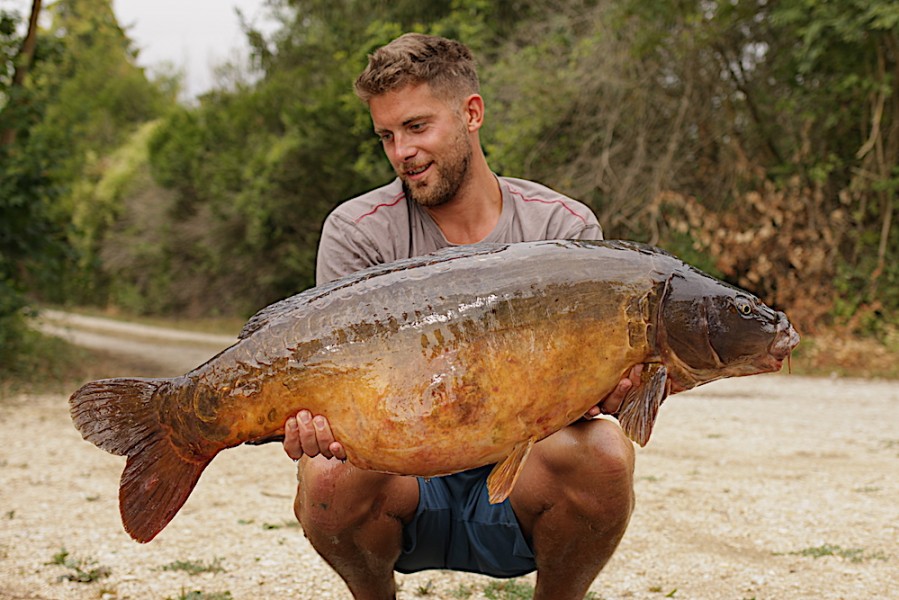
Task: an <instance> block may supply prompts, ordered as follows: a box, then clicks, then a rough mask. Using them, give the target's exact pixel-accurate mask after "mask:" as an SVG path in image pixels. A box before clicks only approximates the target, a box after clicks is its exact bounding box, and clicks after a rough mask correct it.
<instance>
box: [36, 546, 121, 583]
mask: <svg viewBox="0 0 899 600" xmlns="http://www.w3.org/2000/svg"><path fill="white" fill-rule="evenodd" d="M47 564H50V565H59V566H63V567H66V568H67V569H70V570H71V571H72V572H71V573H68V574H66V575H60V576H59V580H60V581H63V580H65V581H74V582H77V583H93V582H94V581H98V580H100V579H103V578H104V577H109V574H110V572H111V571H110V570H109V568H107V567H101V566H95V564H94V561H93V560H91V559H84V558H75V557H73V556H71V555H70V554H69V552H68V551H67V550H66V549H65V548H62V549H60V551H59V552H57V553H56V554H54V555H53V558H52V559H51V560H50V562H49V563H47Z"/></svg>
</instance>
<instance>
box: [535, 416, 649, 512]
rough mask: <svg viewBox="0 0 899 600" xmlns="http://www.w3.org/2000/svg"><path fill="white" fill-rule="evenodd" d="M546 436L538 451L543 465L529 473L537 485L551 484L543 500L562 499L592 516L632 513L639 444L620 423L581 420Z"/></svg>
mask: <svg viewBox="0 0 899 600" xmlns="http://www.w3.org/2000/svg"><path fill="white" fill-rule="evenodd" d="M544 442H548V443H546V444H544V447H543V448H540V450H539V451H538V452H535V454H536V455H537V460H538V461H539V465H535V466H537V469H535V470H534V471H532V472H531V473H529V477H528V479H527V480H528V482H529V483H530V485H531V486H532V489H535V490H540V491H542V490H548V491H547V495H548V496H549V500H548V501H547V502H545V503H544V506H550V505H555V504H557V503H558V502H562V503H563V504H566V505H568V506H569V508H570V509H571V510H574V511H575V512H576V513H580V514H581V516H582V517H585V518H588V519H591V520H592V519H594V518H596V519H599V518H601V519H612V520H618V517H621V518H622V519H624V520H625V521H626V520H627V519H628V518H629V517H630V513H631V511H632V509H633V498H634V492H633V487H634V486H633V480H634V447H633V444H632V443H631V441H630V440H629V439H628V438H627V437H626V436H625V435H624V433H623V432H622V431H621V428H620V427H619V426H618V424H617V423H614V422H612V421H608V420H605V419H594V420H592V421H585V422H580V423H576V424H575V425H572V426H570V427H566V428H565V429H563V430H562V431H559V432H557V433H555V434H553V436H550V438H547V439H546V440H545V441H544ZM538 447H539V444H538ZM535 450H536V449H535Z"/></svg>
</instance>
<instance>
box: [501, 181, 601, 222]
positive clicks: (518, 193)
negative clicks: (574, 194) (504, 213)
mask: <svg viewBox="0 0 899 600" xmlns="http://www.w3.org/2000/svg"><path fill="white" fill-rule="evenodd" d="M509 193H510V194H513V195H515V196H518V197H519V198H521V201H522V202H540V203H541V204H561V205H562V208H564V209H565V210H567V211H568V212H570V213H571V214H572V215H574V216H575V217H577V218H578V219H580V220H581V221H583V222H584V223H587V217H585V216H583V215H580V214H578V213H577V212H575V211H574V209H573V208H571V207H570V206H568V204H567V203H566V202H565V200H563V199H561V198H560V199H558V200H544V199H543V198H525V197H524V192H522V191H520V190H518V189H516V188H514V187H512V186H511V185H510V186H509Z"/></svg>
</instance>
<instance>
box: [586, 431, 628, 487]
mask: <svg viewBox="0 0 899 600" xmlns="http://www.w3.org/2000/svg"><path fill="white" fill-rule="evenodd" d="M584 425H585V426H586V429H587V432H586V435H585V436H584V438H583V440H584V441H583V445H584V453H585V454H586V455H587V456H589V457H590V458H589V463H590V467H592V469H591V470H593V471H594V474H595V476H597V477H600V478H603V479H609V480H616V479H624V480H626V481H627V482H628V483H630V482H631V481H632V480H633V475H634V460H635V456H634V445H633V443H632V442H631V441H630V440H629V439H628V438H627V436H626V435H624V432H623V431H622V430H621V427H619V426H618V425H617V424H616V423H614V422H612V421H608V420H606V419H595V420H593V421H590V422H588V423H585V424H584Z"/></svg>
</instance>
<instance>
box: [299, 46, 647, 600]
mask: <svg viewBox="0 0 899 600" xmlns="http://www.w3.org/2000/svg"><path fill="white" fill-rule="evenodd" d="M478 91H479V86H478V79H477V74H476V71H475V67H474V61H473V59H472V56H471V54H470V52H469V50H468V48H466V47H465V46H464V45H462V44H460V43H458V42H454V41H451V40H447V39H444V38H439V37H431V36H424V35H418V34H407V35H404V36H402V37H400V38H398V39H396V40H394V41H393V42H391V43H390V44H388V45H387V46H384V47H383V48H381V49H379V50H377V51H376V52H375V53H374V54H372V55H371V56H370V57H369V65H368V67H367V68H366V70H365V71H364V72H363V73H362V75H360V76H359V78H358V79H357V81H356V93H357V95H358V96H359V97H360V98H361V99H362V100H363V101H364V102H366V103H367V104H368V106H369V109H370V111H371V118H372V122H373V124H374V129H375V132H376V133H377V135H378V136H379V137H380V139H381V143H382V145H383V147H384V151H385V153H386V154H387V157H388V159H389V160H390V163H391V164H392V165H393V168H394V170H395V171H396V174H397V176H398V178H397V179H396V180H395V181H394V182H393V183H391V184H389V185H386V186H384V187H382V188H379V189H376V190H374V191H372V192H369V193H367V194H364V195H363V196H360V197H358V198H355V199H353V200H350V201H348V202H345V203H343V204H342V205H340V206H339V207H337V209H336V210H334V212H333V213H332V214H331V215H330V216H329V217H328V219H327V221H326V222H325V225H324V228H323V230H322V238H321V243H320V246H319V253H318V264H317V273H316V276H317V280H318V283H319V284H321V283H325V282H327V281H330V280H333V279H335V278H338V277H340V276H343V275H347V274H349V273H352V272H353V271H356V270H358V269H362V268H364V267H368V266H371V265H375V264H380V263H384V262H389V261H393V260H397V259H401V258H407V257H410V256H416V255H421V254H425V253H428V252H432V251H434V250H437V249H439V248H442V247H445V246H449V245H454V244H470V243H474V242H481V241H494V242H519V241H534V240H539V239H562V238H581V239H598V238H601V237H602V230H601V229H600V227H599V224H598V223H597V221H596V217H595V216H594V215H593V214H592V213H591V212H590V210H589V209H588V208H587V207H586V206H584V205H583V204H580V203H579V202H576V201H574V200H572V199H570V198H566V197H565V196H562V195H561V194H558V193H556V192H553V191H552V190H550V189H548V188H546V187H544V186H541V185H539V184H536V183H532V182H528V181H523V180H517V179H509V178H498V177H497V176H496V175H494V174H493V172H492V171H491V170H490V168H489V166H488V164H487V161H486V159H485V157H484V154H483V152H482V150H481V144H480V140H479V130H480V128H481V125H482V124H483V120H484V101H483V99H482V98H481V96H480V95H479V93H478ZM639 373H640V369H639V367H638V368H635V369H634V370H633V371H632V372H631V373H630V374H629V376H628V378H625V379H623V380H622V382H621V383H620V384H619V386H618V388H617V389H616V390H615V392H613V393H612V394H611V395H610V396H609V397H607V398H605V399H599V398H597V401H598V402H599V404H598V405H597V406H596V407H594V408H593V409H591V411H590V413H589V415H587V416H586V418H585V419H584V420H582V421H579V422H577V423H575V424H573V425H570V426H568V427H566V428H564V429H563V430H561V431H559V432H557V433H555V434H553V435H551V436H549V437H548V438H546V439H544V440H542V441H541V442H538V443H537V444H536V445H535V447H534V449H533V450H532V452H531V454H530V456H529V458H528V460H527V462H526V464H525V466H524V469H523V472H522V474H521V476H520V478H519V480H518V482H517V484H516V486H515V488H514V490H513V491H512V494H511V496H510V497H509V499H507V500H506V501H505V502H503V503H501V504H497V505H490V504H489V502H488V501H487V493H486V477H487V474H488V473H489V471H490V466H488V467H484V468H480V469H475V470H473V471H466V472H464V473H460V474H455V475H450V476H448V477H441V478H433V479H431V480H424V479H417V478H414V477H405V476H397V475H387V474H383V473H374V472H370V471H363V470H360V469H356V468H354V467H353V466H352V465H351V464H349V463H345V462H342V461H341V460H330V459H332V458H337V459H345V458H346V454H345V452H344V450H343V447H342V446H341V445H340V443H339V440H335V439H334V437H333V435H332V433H331V429H330V426H329V424H328V422H327V419H325V418H324V417H322V416H321V415H311V414H310V413H309V412H308V411H300V412H299V413H298V415H297V416H296V418H291V419H289V420H288V422H287V423H286V426H285V429H286V435H285V440H284V449H285V451H286V452H287V454H288V455H289V456H290V457H291V458H294V459H301V460H300V462H299V471H298V480H299V485H298V489H297V498H296V504H295V511H296V515H297V518H298V519H299V521H300V523H301V524H302V526H303V529H304V531H305V534H306V536H307V537H308V538H309V540H310V542H311V543H312V545H313V546H314V547H315V549H316V550H317V551H318V552H319V553H320V554H321V555H322V556H323V557H324V559H325V560H326V561H327V562H328V563H329V564H330V565H331V566H332V567H333V568H334V569H335V570H336V571H337V573H338V574H339V575H340V576H341V577H342V578H343V579H344V581H345V582H346V584H347V586H348V587H349V589H350V591H351V592H352V593H353V596H354V597H355V598H357V599H360V600H361V599H378V600H381V599H388V598H394V597H395V595H396V585H395V580H394V571H395V570H397V571H400V572H413V571H418V570H423V569H432V568H443V569H457V570H465V571H473V572H479V573H484V574H487V575H491V576H494V577H514V576H518V575H523V574H525V573H528V572H532V571H534V570H535V569H536V571H537V584H536V590H535V593H534V598H537V599H547V600H548V599H552V600H563V599H566V598H583V596H584V595H585V594H586V592H587V590H588V588H589V586H590V584H591V583H592V581H593V580H594V579H595V577H596V576H597V574H598V573H599V571H600V569H602V567H603V566H604V565H605V564H606V562H607V561H608V559H609V558H610V557H611V556H612V553H613V552H614V550H615V548H616V547H617V545H618V542H619V541H620V540H621V537H622V536H623V535H624V531H625V528H626V527H627V523H628V520H629V518H630V514H631V511H632V508H633V501H634V500H633V469H634V451H633V446H632V445H631V443H630V442H629V441H628V440H627V439H626V438H625V436H624V435H623V433H622V432H621V429H620V428H619V427H618V425H617V424H616V423H614V422H613V421H609V420H605V419H592V417H594V416H597V415H598V414H599V413H600V412H606V413H614V412H615V411H616V410H617V409H618V405H619V404H620V402H621V400H622V399H623V397H624V394H625V392H626V391H627V390H628V389H629V388H630V387H631V386H633V385H637V384H638V382H639ZM372 426H373V427H377V424H376V423H373V424H372ZM460 451H462V449H460Z"/></svg>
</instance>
